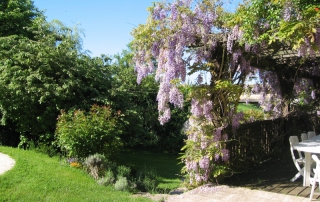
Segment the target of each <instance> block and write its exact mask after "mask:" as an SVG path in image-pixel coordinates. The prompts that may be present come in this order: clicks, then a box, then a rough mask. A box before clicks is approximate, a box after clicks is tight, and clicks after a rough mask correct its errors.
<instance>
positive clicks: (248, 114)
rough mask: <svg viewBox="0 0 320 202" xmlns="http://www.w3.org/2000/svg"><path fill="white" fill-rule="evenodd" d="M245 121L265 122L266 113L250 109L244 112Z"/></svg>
mask: <svg viewBox="0 0 320 202" xmlns="http://www.w3.org/2000/svg"><path fill="white" fill-rule="evenodd" d="M243 113H244V119H245V122H254V121H259V120H264V113H263V111H262V110H261V111H259V110H254V109H250V110H247V111H244V112H243Z"/></svg>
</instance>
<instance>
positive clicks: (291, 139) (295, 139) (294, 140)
mask: <svg viewBox="0 0 320 202" xmlns="http://www.w3.org/2000/svg"><path fill="white" fill-rule="evenodd" d="M289 142H290V151H291V155H292V158H294V159H296V156H295V154H294V150H295V149H294V148H293V145H295V144H298V143H299V138H298V136H290V137H289ZM298 155H299V158H302V155H301V152H299V151H298Z"/></svg>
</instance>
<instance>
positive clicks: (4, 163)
mask: <svg viewBox="0 0 320 202" xmlns="http://www.w3.org/2000/svg"><path fill="white" fill-rule="evenodd" d="M15 163H16V162H15V160H13V159H12V158H11V157H10V156H8V155H7V154H3V153H0V175H1V174H3V173H4V172H6V171H7V170H10V169H11V168H12V167H13V166H14V164H15Z"/></svg>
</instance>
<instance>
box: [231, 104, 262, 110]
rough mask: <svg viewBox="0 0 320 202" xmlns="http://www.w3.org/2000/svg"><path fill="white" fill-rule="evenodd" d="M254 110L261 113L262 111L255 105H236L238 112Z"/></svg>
mask: <svg viewBox="0 0 320 202" xmlns="http://www.w3.org/2000/svg"><path fill="white" fill-rule="evenodd" d="M251 109H252V110H256V111H262V109H261V108H260V107H258V106H257V105H254V104H245V103H240V104H239V105H238V110H237V111H238V112H239V111H247V110H251Z"/></svg>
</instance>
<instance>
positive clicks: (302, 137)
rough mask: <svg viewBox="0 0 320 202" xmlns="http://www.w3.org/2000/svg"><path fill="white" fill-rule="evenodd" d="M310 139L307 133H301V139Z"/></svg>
mask: <svg viewBox="0 0 320 202" xmlns="http://www.w3.org/2000/svg"><path fill="white" fill-rule="evenodd" d="M306 139H308V136H307V133H301V141H305V140H306Z"/></svg>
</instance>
